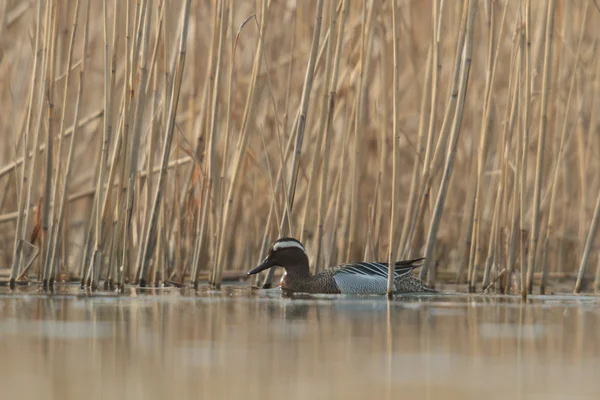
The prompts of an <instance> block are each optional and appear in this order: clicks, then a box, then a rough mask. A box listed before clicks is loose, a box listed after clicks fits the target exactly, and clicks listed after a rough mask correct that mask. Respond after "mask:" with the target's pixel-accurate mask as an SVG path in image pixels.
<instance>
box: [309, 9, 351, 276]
mask: <svg viewBox="0 0 600 400" xmlns="http://www.w3.org/2000/svg"><path fill="white" fill-rule="evenodd" d="M342 1H343V4H342V9H341V18H340V24H339V25H338V27H337V28H338V30H337V39H336V43H335V55H333V67H332V72H331V77H330V78H331V79H330V82H329V93H328V94H327V103H326V104H327V118H326V124H325V132H324V134H323V136H324V139H323V152H322V154H323V155H324V157H323V166H322V172H321V186H320V189H319V203H318V210H317V236H316V248H317V251H316V254H315V258H314V265H315V267H314V272H318V271H319V268H320V265H321V258H322V257H321V254H322V251H323V224H324V220H325V215H326V212H327V210H326V209H325V206H326V196H327V192H328V185H327V182H328V176H329V169H330V168H329V162H330V157H329V152H330V148H331V140H332V130H333V119H334V111H335V106H336V102H337V87H338V79H339V71H340V59H341V52H342V46H343V40H344V30H345V26H346V22H347V20H348V9H349V7H348V0H342ZM330 11H331V10H330ZM336 22H337V20H336V19H335V18H334V17H333V16H331V20H330V21H329V26H330V27H329V30H330V32H333V31H334V29H335V24H336ZM328 46H333V37H331V38H330V40H329V43H328ZM327 52H328V54H330V52H331V49H327ZM325 84H327V81H325Z"/></svg>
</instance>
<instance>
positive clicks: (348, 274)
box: [248, 237, 435, 294]
mask: <svg viewBox="0 0 600 400" xmlns="http://www.w3.org/2000/svg"><path fill="white" fill-rule="evenodd" d="M421 261H423V259H422V258H419V259H416V260H406V261H397V262H396V264H395V274H394V275H395V279H394V282H395V290H394V292H395V293H414V292H435V290H433V289H430V288H429V287H427V286H426V285H425V284H424V283H423V282H422V281H421V280H420V279H418V278H417V277H416V276H414V275H413V274H412V271H413V270H414V269H415V268H418V267H420V266H421ZM276 266H279V267H283V268H285V274H284V275H283V278H282V279H281V285H280V286H281V288H282V289H284V290H288V291H292V292H302V293H337V294H340V293H341V294H386V293H387V275H388V264H387V263H383V262H366V261H362V262H354V263H349V264H343V265H339V266H337V267H333V268H328V269H326V270H324V271H322V272H320V273H318V274H316V275H311V274H310V272H309V264H308V256H307V255H306V250H305V249H304V246H303V245H302V243H300V242H299V241H298V240H296V239H293V238H289V237H285V238H281V239H278V240H277V241H275V242H274V243H273V244H272V245H271V247H270V248H269V254H268V255H267V257H266V258H265V259H264V260H263V262H261V263H260V265H259V266H257V267H256V268H254V269H253V270H252V271H250V272H248V275H254V274H257V273H259V272H261V271H264V270H266V269H269V268H271V267H276Z"/></svg>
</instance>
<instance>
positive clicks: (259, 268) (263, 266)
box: [248, 257, 275, 275]
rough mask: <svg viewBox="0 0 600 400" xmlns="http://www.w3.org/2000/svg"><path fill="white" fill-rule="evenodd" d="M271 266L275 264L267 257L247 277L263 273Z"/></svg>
mask: <svg viewBox="0 0 600 400" xmlns="http://www.w3.org/2000/svg"><path fill="white" fill-rule="evenodd" d="M273 266H275V263H274V262H273V260H272V259H271V258H270V257H267V258H265V259H264V261H263V262H261V263H260V265H259V266H257V267H256V268H254V269H253V270H252V271H250V272H248V275H254V274H258V273H259V272H261V271H264V270H265V269H269V268H271V267H273Z"/></svg>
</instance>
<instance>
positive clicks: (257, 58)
mask: <svg viewBox="0 0 600 400" xmlns="http://www.w3.org/2000/svg"><path fill="white" fill-rule="evenodd" d="M268 10H269V2H268V1H267V0H263V2H262V6H261V23H260V34H259V37H258V43H257V45H256V51H255V54H254V63H253V67H252V79H251V81H250V86H249V89H248V95H247V98H246V106H245V108H244V116H243V118H242V127H241V130H240V136H239V138H238V144H237V153H236V156H235V161H234V167H233V171H232V174H231V182H230V184H229V189H228V191H227V197H226V201H225V204H224V206H223V211H222V215H221V231H220V232H219V233H218V240H217V243H218V245H217V247H216V249H217V251H216V255H215V260H213V263H214V268H213V272H212V276H211V279H210V284H211V286H214V287H220V282H217V281H216V280H215V278H216V277H217V275H218V273H217V269H218V268H220V267H221V266H220V263H221V261H222V260H223V257H224V252H225V235H226V227H227V226H228V224H229V219H230V209H231V204H232V203H233V196H234V192H235V189H236V186H237V182H238V179H239V175H240V169H241V165H242V161H243V158H244V156H245V154H246V145H247V143H248V119H249V118H250V116H251V115H252V112H253V107H254V89H255V86H256V77H257V75H258V70H259V69H260V63H261V58H262V48H263V47H262V42H263V38H264V37H265V31H266V28H267V13H268Z"/></svg>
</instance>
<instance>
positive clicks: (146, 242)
mask: <svg viewBox="0 0 600 400" xmlns="http://www.w3.org/2000/svg"><path fill="white" fill-rule="evenodd" d="M190 1H191V0H186V2H185V3H184V8H183V10H182V17H181V18H182V22H181V25H182V26H181V37H180V38H179V40H180V45H179V55H178V57H177V64H176V67H175V74H174V76H173V82H172V87H171V88H170V90H171V95H170V101H169V113H168V118H167V120H166V121H165V125H166V130H165V138H164V142H163V149H162V159H161V172H160V175H159V176H158V182H157V183H156V191H155V193H154V201H153V203H152V209H151V210H150V213H149V214H148V229H147V230H146V232H145V235H144V238H143V241H142V242H141V243H140V246H141V247H140V248H141V249H142V250H141V251H140V253H139V254H138V260H137V262H136V265H137V269H138V270H139V271H140V272H139V275H138V276H137V280H138V282H139V285H140V286H142V287H143V286H145V285H146V279H147V277H146V272H147V269H148V263H149V262H150V258H151V256H152V254H153V253H154V246H155V245H156V234H157V233H156V229H157V227H156V226H157V220H158V214H159V207H160V206H161V201H162V194H163V193H162V191H163V190H164V188H163V185H164V180H165V177H166V175H167V164H168V162H169V154H170V153H171V144H172V142H173V135H174V132H175V116H176V115H177V106H178V104H179V94H180V92H181V82H182V78H183V70H184V67H185V56H186V52H187V34H188V26H189V14H190V11H189V10H190Z"/></svg>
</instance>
